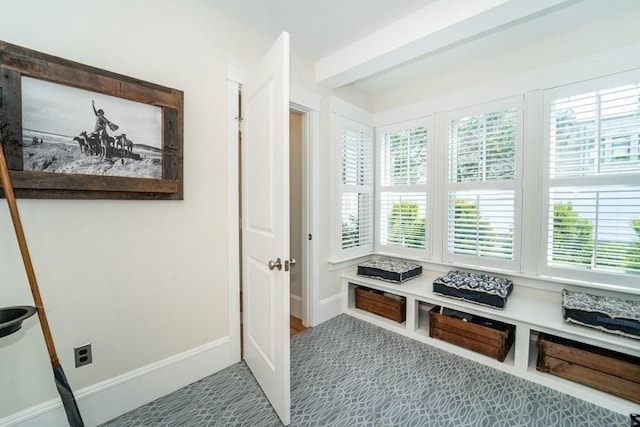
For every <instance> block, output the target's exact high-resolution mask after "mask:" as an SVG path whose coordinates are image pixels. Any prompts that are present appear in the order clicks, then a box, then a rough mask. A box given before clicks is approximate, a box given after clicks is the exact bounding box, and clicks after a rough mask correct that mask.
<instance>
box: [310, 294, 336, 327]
mask: <svg viewBox="0 0 640 427" xmlns="http://www.w3.org/2000/svg"><path fill="white" fill-rule="evenodd" d="M340 314H342V294H335V295H332V296H330V297H328V298H324V299H321V300H320V302H319V303H318V313H317V316H315V319H314V320H316V322H315V325H314V326H317V325H319V324H321V323H323V322H326V321H327V320H329V319H333V318H334V317H336V316H338V315H340Z"/></svg>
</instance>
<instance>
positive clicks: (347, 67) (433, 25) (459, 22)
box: [315, 0, 580, 89]
mask: <svg viewBox="0 0 640 427" xmlns="http://www.w3.org/2000/svg"><path fill="white" fill-rule="evenodd" d="M577 1H580V0H536V1H531V0H436V1H434V2H432V3H430V4H429V5H428V6H426V7H425V8H423V9H420V10H419V11H417V12H415V13H413V14H411V15H409V16H407V17H405V18H402V19H400V20H398V21H395V22H394V23H392V24H390V25H388V26H386V27H384V28H381V29H380V30H378V31H376V32H375V33H372V34H370V35H368V36H366V37H364V38H362V39H360V40H359V41H357V42H355V43H353V44H351V45H349V46H346V47H345V48H343V49H340V50H338V51H336V52H334V53H331V54H329V55H327V56H325V57H324V58H321V59H319V60H318V61H316V63H315V75H316V82H317V83H319V84H321V85H323V86H325V87H328V88H331V89H335V88H338V87H341V86H345V85H347V84H350V83H354V82H356V81H358V80H360V79H363V78H365V77H368V76H371V75H374V74H377V73H380V72H383V71H385V70H388V69H390V68H393V67H396V66H398V65H401V64H404V63H406V62H409V61H412V60H415V59H418V58H422V57H425V56H427V55H430V54H435V53H437V52H439V51H441V50H442V49H445V48H447V47H453V46H455V45H458V44H461V43H464V42H467V41H471V40H473V39H476V38H479V37H482V36H483V35H486V34H488V33H491V32H494V31H498V30H500V29H502V28H505V27H508V26H510V25H514V24H515V23H518V22H522V21H523V20H527V19H531V18H533V17H535V16H539V15H541V14H544V13H547V12H549V11H550V10H553V9H556V8H558V7H563V6H566V5H567V4H569V3H576V2H577ZM354 25H357V23H354Z"/></svg>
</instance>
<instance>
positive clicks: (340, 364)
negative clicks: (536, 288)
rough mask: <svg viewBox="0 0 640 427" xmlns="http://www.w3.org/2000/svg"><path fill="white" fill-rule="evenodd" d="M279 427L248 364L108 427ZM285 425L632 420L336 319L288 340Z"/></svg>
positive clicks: (490, 426) (544, 425)
mask: <svg viewBox="0 0 640 427" xmlns="http://www.w3.org/2000/svg"><path fill="white" fill-rule="evenodd" d="M281 425H282V424H281V423H280V422H279V419H278V417H277V415H276V414H275V412H274V411H273V409H271V407H270V405H269V403H268V401H267V399H266V398H265V397H264V394H263V393H262V391H261V390H260V387H259V386H258V384H257V383H256V381H255V380H254V378H253V376H252V375H251V372H250V370H249V368H248V367H247V366H246V365H245V364H244V362H239V363H237V364H235V365H233V366H230V367H229V368H226V369H223V370H222V371H220V372H217V373H215V374H213V375H211V376H209V377H207V378H204V379H202V380H200V381H197V382H195V383H193V384H190V385H188V386H186V387H184V388H182V389H180V390H178V391H176V392H174V393H171V394H170V395H168V396H165V397H162V398H160V399H158V400H156V401H153V402H151V403H148V404H146V405H144V406H141V407H140V408H138V409H135V410H134V411H132V412H129V413H127V414H124V415H122V416H120V417H118V418H116V419H114V420H112V421H110V422H108V423H106V424H104V426H109V427H134V426H251V427H254V426H255V427H260V426H265V427H267V426H269V427H270V426H281ZM291 425H292V426H300V427H301V426H345V427H347V426H348V427H352V426H402V427H404V426H421V427H422V426H436V427H437V426H456V427H457V426H487V427H496V426H505V427H507V426H508V427H513V426H540V427H550V426H580V427H583V426H593V427H603V426H607V427H615V426H620V427H626V426H628V425H629V417H628V416H624V415H621V414H618V413H616V412H612V411H610V410H608V409H606V408H602V407H600V406H597V405H594V404H591V403H588V402H585V401H582V400H580V399H577V398H575V397H572V396H569V395H567V394H563V393H560V392H558V391H555V390H553V389H550V388H548V387H544V386H542V385H539V384H536V383H533V382H530V381H528V380H524V379H522V378H519V377H516V376H513V375H511V374H507V373H505V372H502V371H499V370H496V369H493V368H490V367H487V366H486V365H482V364H479V363H477V362H473V361H471V360H468V359H465V358H463V357H460V356H457V355H454V354H451V353H448V352H446V351H444V350H440V349H438V348H436V347H433V346H430V345H428V344H424V343H421V342H418V341H416V340H413V339H410V338H407V337H403V336H402V335H399V334H396V333H393V332H390V331H387V330H386V329H382V328H379V327H377V326H374V325H372V324H370V323H368V322H364V321H361V320H359V319H355V318H353V317H351V316H348V315H346V314H342V315H340V316H338V317H335V318H333V319H331V320H329V321H327V322H325V323H323V324H321V325H319V326H317V327H315V328H312V329H308V330H306V331H304V332H303V333H300V334H298V335H295V336H293V337H292V338H291Z"/></svg>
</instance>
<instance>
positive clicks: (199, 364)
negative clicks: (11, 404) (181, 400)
mask: <svg viewBox="0 0 640 427" xmlns="http://www.w3.org/2000/svg"><path fill="white" fill-rule="evenodd" d="M233 354H234V352H233V351H231V349H230V340H229V337H224V338H220V339H218V340H216V341H213V342H210V343H207V344H204V345H201V346H199V347H196V348H193V349H191V350H188V351H185V352H184V353H180V354H177V355H175V356H172V357H169V358H167V359H164V360H161V361H159V362H155V363H152V364H150V365H147V366H144V367H142V368H139V369H136V370H134V371H131V372H128V373H126V374H123V375H119V376H117V377H114V378H110V379H108V380H106V381H103V382H101V383H98V384H94V385H92V386H89V387H86V388H84V389H81V390H78V391H76V392H74V395H75V398H76V402H77V403H78V408H79V409H80V414H81V415H82V419H83V421H84V424H85V425H86V426H96V425H99V424H102V423H104V422H106V421H109V420H111V419H113V418H115V417H117V416H119V415H122V414H124V413H126V412H129V411H131V410H133V409H135V408H137V407H139V406H141V405H144V404H146V403H149V402H151V401H153V400H155V399H158V398H159V397H162V396H165V395H167V394H169V393H172V392H174V391H175V390H178V389H179V388H182V387H184V386H186V385H188V384H191V383H193V382H195V381H198V380H199V379H202V378H204V377H207V376H209V375H211V374H213V373H215V372H218V371H219V370H221V369H224V368H226V367H228V366H230V365H233V364H234V363H236V362H239V360H235V359H234V357H233ZM0 426H21V427H40V426H47V427H58V426H59V427H66V426H68V423H67V418H66V415H65V412H64V408H63V407H62V402H61V401H60V399H54V400H51V401H48V402H44V403H42V404H40V405H37V406H34V407H31V408H28V409H25V410H24V411H21V412H18V413H16V414H13V415H10V416H8V417H5V418H3V419H0Z"/></svg>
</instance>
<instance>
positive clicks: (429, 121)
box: [374, 116, 434, 261]
mask: <svg viewBox="0 0 640 427" xmlns="http://www.w3.org/2000/svg"><path fill="white" fill-rule="evenodd" d="M417 127H425V128H426V129H427V182H426V183H425V184H419V185H407V186H385V187H384V188H383V187H382V185H381V182H382V180H381V179H380V173H381V162H380V150H381V146H382V138H383V137H384V135H385V134H387V133H391V132H398V131H402V130H407V129H412V128H417ZM433 131H434V126H433V116H428V117H422V118H418V119H413V120H408V121H405V122H401V123H395V124H391V125H387V126H380V127H378V128H376V129H375V136H376V144H375V152H374V160H375V168H376V174H375V183H376V185H375V203H374V205H375V209H374V210H375V226H374V230H375V236H374V237H375V251H376V254H382V255H388V256H398V257H402V258H407V259H412V260H422V261H426V260H429V259H431V247H432V244H431V242H432V238H431V234H432V232H431V230H432V226H431V224H432V222H433V219H432V218H433V212H434V209H433V200H434V199H433V195H432V188H433V186H432V177H433V172H432V165H433V150H432V146H433V141H434V137H433ZM403 187H404V189H403ZM387 189H388V190H392V189H395V190H396V191H405V190H406V191H407V192H420V191H422V192H424V193H425V194H426V198H427V212H426V217H427V221H426V224H425V234H426V235H425V248H424V249H413V248H402V247H396V246H391V245H383V244H382V243H381V242H380V226H381V223H380V221H381V218H380V217H381V215H380V207H381V203H380V194H381V193H382V192H383V191H385V190H387Z"/></svg>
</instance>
